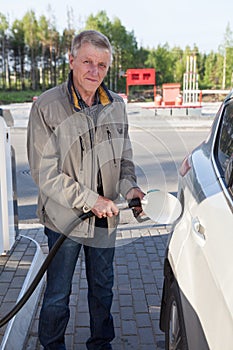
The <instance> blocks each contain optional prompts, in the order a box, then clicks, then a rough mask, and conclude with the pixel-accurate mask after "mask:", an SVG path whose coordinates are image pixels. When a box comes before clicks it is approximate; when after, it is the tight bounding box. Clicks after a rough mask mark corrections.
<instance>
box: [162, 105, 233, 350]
mask: <svg viewBox="0 0 233 350" xmlns="http://www.w3.org/2000/svg"><path fill="white" fill-rule="evenodd" d="M226 101H227V102H226ZM226 101H225V104H226V103H228V102H229V98H228V99H226ZM223 111H224V103H223V105H222V106H221V108H220V109H219V112H218V113H217V115H216V118H215V120H214V122H213V126H212V129H211V132H210V134H209V136H208V138H207V139H206V141H205V142H203V143H202V144H201V145H200V146H199V147H197V148H196V149H195V150H193V152H192V153H191V155H190V156H189V162H190V170H189V171H187V174H185V175H184V176H183V175H182V176H180V177H179V187H178V198H179V199H180V200H181V203H182V205H183V214H182V217H181V219H180V220H179V221H178V222H177V223H176V224H175V226H174V227H173V229H172V234H171V236H170V239H169V243H168V248H167V256H166V258H165V264H166V265H169V266H170V270H171V271H172V272H169V274H172V275H173V278H174V279H175V280H176V281H177V283H178V286H179V289H180V296H181V302H182V309H183V318H184V322H185V329H186V336H187V341H188V345H189V350H197V349H201V350H208V349H211V350H219V349H224V350H231V349H232V348H233V282H232V276H233V253H232V248H233V229H232V228H233V215H232V212H233V209H232V208H233V207H232V196H231V195H230V194H229V191H228V190H227V188H226V185H225V183H224V178H223V172H222V171H219V170H218V165H217V164H216V162H215V155H214V143H215V140H216V139H217V137H218V129H219V125H220V122H221V117H222V114H223ZM232 137H233V136H231V138H232ZM166 271H168V269H165V275H166ZM165 277H166V276H165ZM169 278H171V277H170V276H169ZM167 280H168V278H167ZM164 288H167V291H166V292H164V293H163V296H166V295H167V294H168V293H169V285H168V283H167V284H166V283H164ZM162 304H164V305H166V300H163V301H162ZM162 312H163V310H162Z"/></svg>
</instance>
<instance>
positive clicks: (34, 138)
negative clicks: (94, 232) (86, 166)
mask: <svg viewBox="0 0 233 350" xmlns="http://www.w3.org/2000/svg"><path fill="white" fill-rule="evenodd" d="M58 144H59V143H58V140H57V138H56V134H55V132H54V131H53V130H52V129H51V127H50V126H49V125H48V124H47V123H46V121H45V118H44V114H43V112H42V111H41V108H39V103H38V101H36V102H34V104H33V105H32V108H31V111H30V116H29V123H28V133H27V152H28V160H29V165H30V169H31V175H32V178H33V179H34V181H35V183H36V185H37V186H38V188H39V190H40V191H41V192H42V193H43V194H44V195H45V196H46V197H49V198H51V199H53V201H55V202H57V203H58V204H60V205H62V206H64V207H66V208H72V209H73V208H77V209H79V210H81V209H83V208H85V209H86V210H90V209H91V208H92V207H93V206H94V204H95V202H96V200H97V198H98V194H97V193H95V192H94V191H92V190H90V189H89V188H87V187H86V186H84V185H83V184H81V183H79V182H77V181H75V180H74V179H73V178H72V177H70V176H69V175H67V174H65V173H64V172H62V171H61V169H60V167H59V158H60V155H59V151H58Z"/></svg>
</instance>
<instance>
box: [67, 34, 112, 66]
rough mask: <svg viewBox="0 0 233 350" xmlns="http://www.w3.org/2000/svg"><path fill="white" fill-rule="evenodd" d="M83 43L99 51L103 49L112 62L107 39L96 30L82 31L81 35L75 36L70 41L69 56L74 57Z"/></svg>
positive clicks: (110, 47)
mask: <svg viewBox="0 0 233 350" xmlns="http://www.w3.org/2000/svg"><path fill="white" fill-rule="evenodd" d="M85 43H89V44H92V45H93V46H95V47H97V48H99V49H105V50H107V51H109V53H110V54H111V60H112V46H111V44H110V42H109V40H108V38H107V37H106V36H105V35H104V34H102V33H100V32H98V31H97V30H84V31H82V32H81V33H79V34H77V35H76V36H75V37H74V39H73V41H72V45H71V55H72V56H74V57H76V56H77V52H78V50H79V49H80V47H81V46H82V45H83V44H85Z"/></svg>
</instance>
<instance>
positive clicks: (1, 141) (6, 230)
mask: <svg viewBox="0 0 233 350" xmlns="http://www.w3.org/2000/svg"><path fill="white" fill-rule="evenodd" d="M0 149H1V152H0V254H6V253H7V252H8V251H9V250H10V249H11V248H12V246H13V244H14V242H15V237H16V232H15V220H14V200H13V198H14V194H13V182H12V158H11V157H12V152H11V141H10V128H9V127H8V126H7V125H6V123H5V121H4V119H3V118H0Z"/></svg>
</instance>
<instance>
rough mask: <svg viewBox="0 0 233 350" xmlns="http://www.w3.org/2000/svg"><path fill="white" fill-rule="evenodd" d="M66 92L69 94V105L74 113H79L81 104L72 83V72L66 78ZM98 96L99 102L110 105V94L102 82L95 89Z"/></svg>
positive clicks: (111, 99)
mask: <svg viewBox="0 0 233 350" xmlns="http://www.w3.org/2000/svg"><path fill="white" fill-rule="evenodd" d="M68 91H69V94H70V100H71V103H72V105H73V107H74V109H75V111H76V112H78V111H80V110H81V109H82V104H80V96H78V94H77V93H76V90H75V87H74V83H73V71H72V70H71V71H70V73H69V77H68ZM97 92H98V95H99V102H100V103H101V104H102V105H103V106H106V105H107V104H109V103H111V102H112V101H113V98H112V96H111V95H110V92H109V90H108V88H107V87H106V85H105V84H104V83H103V82H102V84H101V85H100V86H99V87H98V89H97Z"/></svg>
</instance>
